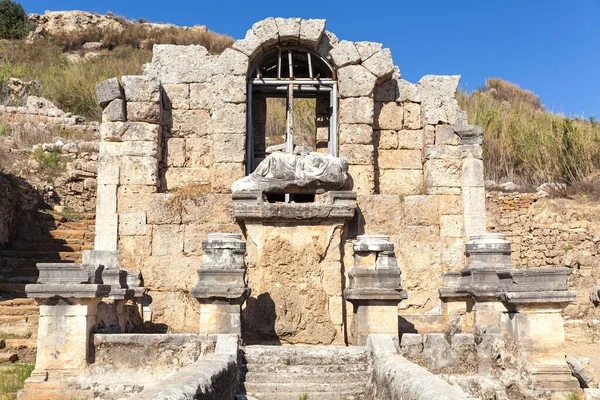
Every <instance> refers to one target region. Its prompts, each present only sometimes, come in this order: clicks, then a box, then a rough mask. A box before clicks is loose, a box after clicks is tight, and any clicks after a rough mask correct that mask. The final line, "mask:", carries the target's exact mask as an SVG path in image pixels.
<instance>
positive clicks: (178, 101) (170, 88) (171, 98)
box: [163, 83, 190, 110]
mask: <svg viewBox="0 0 600 400" xmlns="http://www.w3.org/2000/svg"><path fill="white" fill-rule="evenodd" d="M163 90H164V91H165V96H163V105H164V107H165V110H171V109H173V108H174V109H176V110H188V109H189V108H190V85H189V84H187V83H180V84H167V85H163Z"/></svg>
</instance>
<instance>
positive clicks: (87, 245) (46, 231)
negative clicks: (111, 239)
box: [0, 211, 95, 361]
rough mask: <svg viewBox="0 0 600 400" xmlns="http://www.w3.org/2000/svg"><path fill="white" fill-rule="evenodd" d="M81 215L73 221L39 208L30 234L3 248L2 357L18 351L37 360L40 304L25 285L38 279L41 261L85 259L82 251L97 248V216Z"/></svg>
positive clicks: (0, 274)
mask: <svg viewBox="0 0 600 400" xmlns="http://www.w3.org/2000/svg"><path fill="white" fill-rule="evenodd" d="M81 218H82V219H81V220H80V221H77V222H70V221H68V220H67V218H66V217H65V216H63V215H59V214H54V213H46V212H42V211H38V212H37V213H36V215H35V217H34V218H33V220H34V222H33V223H32V226H30V227H28V228H27V230H26V231H27V232H26V234H25V235H23V236H27V237H26V238H23V237H20V238H17V239H16V240H14V241H13V242H12V243H11V244H10V247H8V248H6V249H0V360H2V357H3V356H4V357H5V358H6V357H9V356H11V355H14V354H16V355H17V357H18V358H19V359H20V360H24V361H32V360H33V358H34V356H35V346H36V337H37V325H38V320H39V307H38V306H37V305H36V304H35V302H34V300H33V299H28V298H27V294H26V293H25V285H27V284H29V283H35V282H36V281H37V277H38V270H37V268H36V264H37V263H44V262H59V263H60V262H81V252H82V251H83V250H92V249H93V246H94V230H95V216H94V214H84V215H81ZM8 361H10V360H8Z"/></svg>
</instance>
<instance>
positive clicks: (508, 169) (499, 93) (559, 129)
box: [457, 79, 600, 185]
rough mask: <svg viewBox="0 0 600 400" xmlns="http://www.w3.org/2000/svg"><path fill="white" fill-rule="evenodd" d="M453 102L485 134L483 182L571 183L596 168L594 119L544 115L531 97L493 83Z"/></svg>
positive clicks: (599, 158)
mask: <svg viewBox="0 0 600 400" xmlns="http://www.w3.org/2000/svg"><path fill="white" fill-rule="evenodd" d="M491 89H494V90H491ZM457 97H458V101H459V104H461V106H462V108H463V109H464V110H466V111H467V112H468V114H469V122H470V123H472V124H476V125H479V126H481V127H482V128H483V129H484V132H485V134H484V161H485V174H486V179H492V180H495V181H497V182H501V181H513V182H517V183H520V184H524V185H539V184H541V183H544V182H564V183H568V184H572V183H575V182H579V181H582V180H583V179H584V178H585V177H586V176H588V175H589V174H591V173H593V172H594V171H597V170H598V168H599V167H600V152H599V151H600V124H598V123H596V122H593V120H592V121H586V120H583V119H580V118H568V117H564V116H561V115H557V114H553V113H550V112H547V111H544V110H543V108H541V106H540V105H539V98H538V97H537V96H535V95H534V94H533V93H531V92H529V91H524V90H522V89H520V88H519V87H517V86H515V85H513V84H511V83H509V82H503V81H500V80H498V79H494V80H488V86H486V88H485V89H483V90H478V91H474V92H473V93H471V94H469V95H465V94H464V93H459V95H458V96H457Z"/></svg>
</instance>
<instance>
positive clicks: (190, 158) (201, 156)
mask: <svg viewBox="0 0 600 400" xmlns="http://www.w3.org/2000/svg"><path fill="white" fill-rule="evenodd" d="M185 144H186V151H185V166H186V167H192V168H198V167H204V168H207V167H210V166H211V165H212V163H213V160H214V153H213V152H212V148H213V147H212V140H211V139H210V138H209V137H201V138H187V139H186V141H185Z"/></svg>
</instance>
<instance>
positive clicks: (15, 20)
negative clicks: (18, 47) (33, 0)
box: [0, 0, 32, 39]
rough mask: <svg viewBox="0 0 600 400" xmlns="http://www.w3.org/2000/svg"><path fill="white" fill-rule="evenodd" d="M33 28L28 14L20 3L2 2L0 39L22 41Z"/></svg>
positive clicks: (0, 7)
mask: <svg viewBox="0 0 600 400" xmlns="http://www.w3.org/2000/svg"><path fill="white" fill-rule="evenodd" d="M31 27H32V26H31V23H30V22H29V21H28V20H27V14H25V10H24V9H23V7H22V6H21V5H20V4H19V3H15V2H13V1H11V0H1V1H0V39H21V38H23V37H24V36H25V35H27V33H28V32H29V31H30V29H31Z"/></svg>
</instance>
